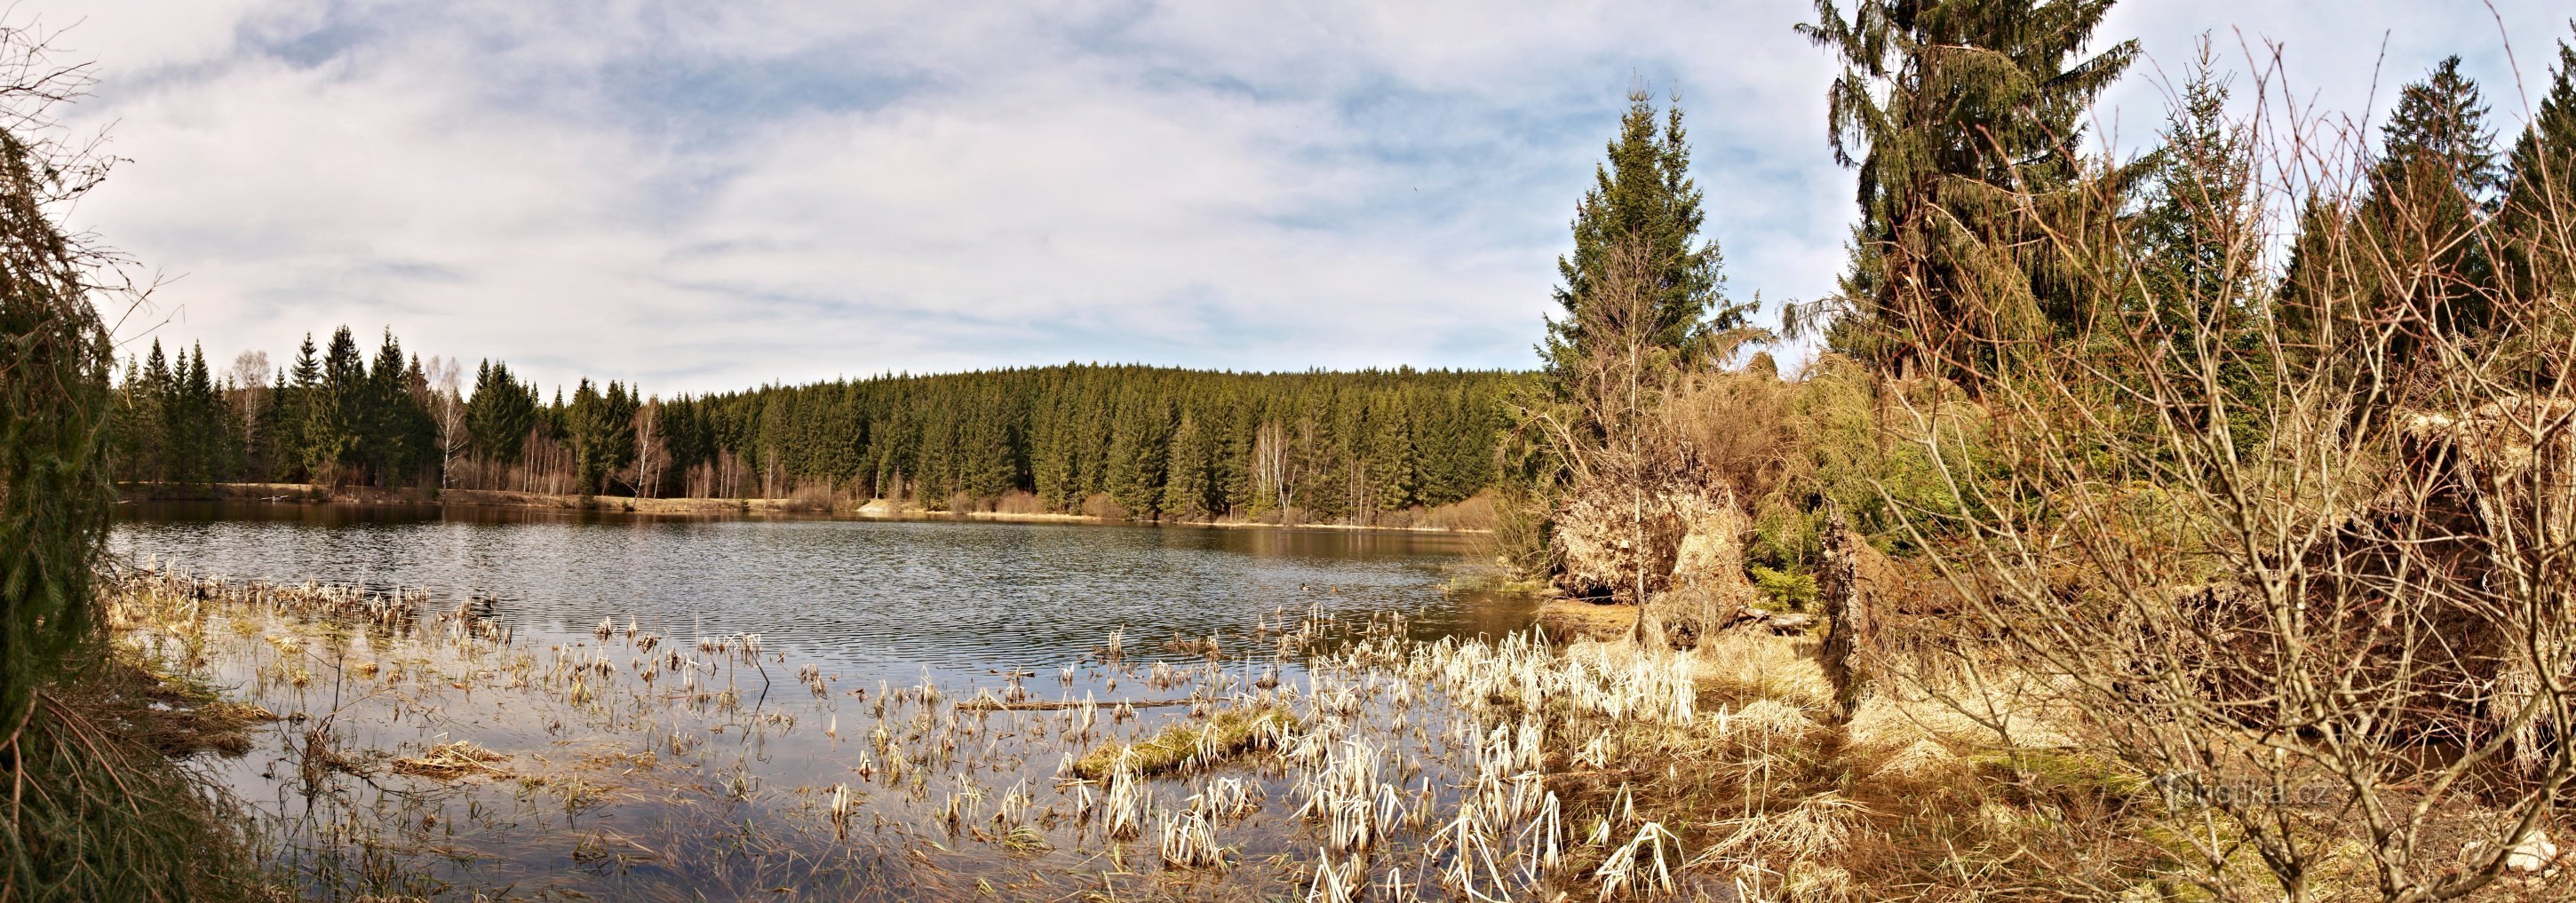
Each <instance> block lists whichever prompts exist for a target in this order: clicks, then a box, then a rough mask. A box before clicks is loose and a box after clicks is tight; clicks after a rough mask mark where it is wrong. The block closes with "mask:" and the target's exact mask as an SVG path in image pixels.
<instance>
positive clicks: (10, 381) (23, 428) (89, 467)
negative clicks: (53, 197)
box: [0, 132, 166, 736]
mask: <svg viewBox="0 0 2576 903" xmlns="http://www.w3.org/2000/svg"><path fill="white" fill-rule="evenodd" d="M34 157H35V152H34V150H33V149H31V148H30V147H29V146H28V145H27V144H25V143H24V142H22V141H20V140H19V139H18V138H17V137H16V136H14V135H10V134H7V133H5V132H0V736H9V735H12V734H15V733H16V732H17V731H18V729H19V728H20V727H21V726H22V725H24V724H25V723H26V720H27V717H28V712H29V710H30V709H31V708H32V707H33V706H34V705H35V699H36V693H37V690H38V687H39V686H40V685H41V684H42V683H43V682H45V681H47V680H49V679H51V678H53V677H54V676H55V675H56V674H57V673H58V672H59V671H60V669H62V668H63V667H64V666H65V664H66V662H67V661H68V660H69V657H70V656H71V655H72V653H73V651H74V650H75V649H77V648H79V647H81V646H82V645H84V644H87V643H91V642H93V641H95V639H96V629H97V624H96V618H97V616H96V613H95V610H94V608H93V606H92V604H91V593H90V567H91V565H92V564H93V563H94V562H95V560H96V558H97V556H98V554H99V549H100V546H101V544H102V543H103V542H104V541H105V539H106V538H107V525H108V511H109V506H110V505H112V504H113V503H114V500H115V499H114V495H113V487H112V485H111V484H110V483H109V481H108V471H107V466H106V464H107V442H108V436H109V430H110V423H109V421H110V417H111V414H110V409H111V407H112V401H111V394H110V390H109V387H108V368H109V366H110V365H111V364H113V363H114V358H113V356H112V355H111V353H110V351H109V345H108V335H107V328H106V327H105V326H104V325H102V324H101V323H100V321H99V318H98V313H97V311H96V310H95V309H94V308H92V307H91V305H90V300H89V297H88V294H87V292H86V290H85V289H84V285H85V283H84V282H83V280H82V275H83V273H82V266H81V260H80V257H79V251H78V250H77V248H76V247H75V246H74V245H73V244H72V243H71V242H70V241H68V240H66V239H65V238H64V237H63V234H62V232H61V231H60V230H58V229H57V228H56V227H55V225H54V222H53V220H52V219H51V218H49V217H48V216H47V215H46V211H45V208H44V205H43V202H42V200H41V199H42V198H43V197H45V196H46V192H47V190H48V188H50V187H53V186H51V185H49V184H48V182H47V180H49V179H52V178H55V177H56V174H55V173H54V172H53V171H52V170H49V169H46V168H43V167H41V166H40V165H39V164H38V161H37V160H35V159H34ZM154 357H155V359H156V360H157V359H158V358H159V351H158V349H157V348H156V349H155V351H154ZM165 378H166V370H165Z"/></svg>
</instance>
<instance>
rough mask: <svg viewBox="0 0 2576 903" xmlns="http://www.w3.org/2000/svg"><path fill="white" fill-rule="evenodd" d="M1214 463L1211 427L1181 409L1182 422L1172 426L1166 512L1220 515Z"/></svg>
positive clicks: (1200, 517)
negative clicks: (1201, 423)
mask: <svg viewBox="0 0 2576 903" xmlns="http://www.w3.org/2000/svg"><path fill="white" fill-rule="evenodd" d="M1214 464H1215V447H1214V445H1213V444H1212V443H1210V442H1209V441H1208V434H1207V430H1205V429H1202V428H1200V426H1199V418H1198V417H1197V416H1196V415H1194V414H1192V413H1191V412H1189V411H1183V412H1181V422H1180V423H1179V424H1178V425H1176V426H1174V427H1172V443H1171V453H1170V455H1169V457H1168V458H1167V459H1166V462H1165V471H1166V473H1167V475H1168V476H1167V481H1166V482H1165V483H1164V484H1163V504H1162V510H1163V511H1164V513H1166V514H1169V515H1171V516H1173V517H1176V518H1179V519H1182V520H1206V519H1208V518H1211V517H1214V516H1216V514H1217V512H1218V511H1219V510H1220V507H1219V506H1220V505H1221V504H1222V503H1221V502H1220V501H1219V500H1218V499H1217V498H1216V470H1215V466H1214Z"/></svg>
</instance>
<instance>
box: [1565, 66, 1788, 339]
mask: <svg viewBox="0 0 2576 903" xmlns="http://www.w3.org/2000/svg"><path fill="white" fill-rule="evenodd" d="M1659 118H1660V119H1661V121H1660V122H1658V119H1659ZM1608 155H1609V158H1608V160H1607V161H1605V162H1604V163H1602V164H1600V165H1599V166H1598V167H1596V168H1595V170H1594V175H1593V186H1592V188H1591V190H1589V191H1587V192H1585V193H1584V195H1583V198H1582V200H1580V201H1578V202H1577V203H1576V204H1575V208H1574V253H1572V254H1570V255H1567V256H1564V257H1559V258H1557V261H1556V268H1557V272H1558V274H1559V276H1560V277H1561V278H1562V279H1563V280H1564V282H1563V284H1561V285H1559V286H1557V289H1556V303H1557V305H1558V306H1559V307H1562V308H1563V309H1564V314H1563V315H1562V316H1559V317H1556V318H1554V319H1551V320H1550V321H1549V322H1548V329H1547V344H1546V346H1545V347H1544V348H1543V349H1542V353H1543V354H1544V355H1545V357H1546V359H1547V360H1548V362H1549V369H1550V371H1551V372H1562V371H1564V370H1566V369H1568V368H1570V367H1572V366H1574V363H1573V362H1574V359H1576V358H1578V357H1580V356H1582V355H1584V354H1585V353H1586V349H1587V347H1588V343H1587V341H1586V337H1585V336H1584V328H1585V323H1584V319H1585V318H1584V317H1583V315H1582V312H1583V309H1584V308H1585V306H1586V305H1588V304H1592V303H1595V299H1596V296H1597V295H1598V294H1600V293H1601V292H1602V291H1604V290H1605V288H1606V286H1607V283H1608V282H1609V281H1610V280H1611V279H1612V278H1614V277H1613V276H1612V275H1611V274H1610V272H1609V270H1610V268H1611V267H1613V266H1614V265H1615V264H1614V261H1613V256H1614V255H1613V248H1614V247H1616V246H1618V245H1619V244H1621V243H1623V242H1635V243H1636V244H1638V245H1639V246H1641V247H1642V248H1643V249H1644V253H1645V255H1646V256H1647V258H1648V259H1647V260H1646V261H1645V263H1644V267H1645V268H1646V270H1647V271H1648V272H1649V274H1650V276H1649V278H1650V279H1651V280H1652V281H1653V283H1654V284H1653V286H1652V288H1651V289H1650V291H1651V292H1652V294H1653V296H1654V298H1653V303H1652V305H1651V308H1652V320H1653V322H1651V323H1649V324H1644V325H1643V331H1644V332H1645V333H1647V334H1649V335H1651V336H1652V337H1653V341H1654V343H1655V344H1658V345H1661V346H1664V347H1667V348H1673V349H1678V350H1680V351H1681V352H1682V354H1683V356H1684V360H1683V361H1682V363H1683V364H1684V365H1688V364H1690V363H1694V362H1696V361H1697V359H1698V358H1700V357H1703V356H1705V354H1706V352H1707V351H1709V350H1711V348H1712V344H1711V341H1710V340H1711V339H1712V338H1713V337H1714V335H1715V334H1716V333H1718V332H1720V331H1723V330H1730V329H1735V328H1738V327H1741V326H1743V325H1744V315H1745V313H1746V312H1747V311H1749V310H1750V309H1751V306H1750V305H1730V304H1728V303H1726V299H1725V296H1724V294H1723V289H1724V287H1725V283H1726V279H1725V276H1724V274H1723V271H1722V268H1723V266H1724V258H1723V257H1722V256H1721V255H1720V254H1719V253H1718V247H1717V242H1716V241H1715V240H1713V239H1711V240H1702V239H1701V237H1700V229H1701V226H1702V225H1703V224H1704V222H1705V221H1706V219H1707V211H1705V210H1704V209H1703V206H1702V202H1703V195H1702V192H1701V191H1700V189H1699V186H1698V184H1697V183H1696V182H1694V181H1693V180H1692V179H1691V177H1690V144H1689V141H1688V140H1687V136H1686V134H1685V133H1684V131H1683V129H1682V110H1681V106H1680V105H1679V104H1674V105H1673V106H1672V107H1671V108H1670V109H1668V110H1666V111H1664V113H1663V115H1662V116H1661V117H1658V116H1657V114H1656V110H1655V105H1654V99H1653V98H1652V97H1651V96H1650V95H1648V94H1647V93H1646V92H1645V91H1644V90H1642V89H1641V90H1635V91H1631V92H1629V94H1628V112H1627V115H1626V116H1624V117H1622V118H1621V119H1620V121H1619V134H1618V136H1617V137H1616V138H1613V139H1611V141H1610V145H1609V151H1608Z"/></svg>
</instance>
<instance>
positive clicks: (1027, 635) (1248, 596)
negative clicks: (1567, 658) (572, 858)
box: [111, 502, 1531, 679]
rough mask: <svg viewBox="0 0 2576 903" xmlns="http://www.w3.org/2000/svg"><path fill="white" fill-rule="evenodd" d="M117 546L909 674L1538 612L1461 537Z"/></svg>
mask: <svg viewBox="0 0 2576 903" xmlns="http://www.w3.org/2000/svg"><path fill="white" fill-rule="evenodd" d="M111 547H112V549H113V550H114V551H116V552H118V553H120V554H122V555H124V556H127V557H130V558H132V559H134V560H137V561H142V560H157V561H162V562H169V563H173V564H175V565H176V566H178V567H180V568H183V569H185V570H187V571H190V572H193V573H199V574H220V575H226V576H231V577H237V578H250V579H260V580H268V581H282V582H302V581H305V580H319V581H324V582H332V583H357V584H366V585H373V586H405V587H424V588H428V589H430V590H431V591H432V592H433V594H435V595H437V596H440V597H446V598H463V597H466V596H472V597H476V598H485V599H491V600H493V601H494V602H495V603H496V604H497V607H498V608H499V611H500V613H501V614H502V615H503V616H504V617H505V618H506V619H508V620H510V621H511V622H512V623H514V624H516V625H519V626H520V627H521V628H522V629H533V630H536V631H538V632H539V633H561V634H573V633H578V632H586V631H588V630H589V629H590V627H591V626H593V625H596V624H597V623H598V622H599V620H600V619H601V618H616V619H618V620H619V622H620V623H621V624H623V623H624V621H625V620H626V619H628V618H634V619H637V620H638V622H639V623H640V624H641V625H642V626H644V627H646V628H648V629H652V630H655V631H657V632H660V633H663V634H665V635H670V636H675V637H681V638H691V637H695V636H714V635H724V634H732V633H758V634H761V635H763V637H764V639H765V640H766V641H767V642H768V644H769V645H770V646H771V648H777V649H782V650H788V651H791V652H793V653H794V654H795V655H796V657H798V658H803V659H808V660H813V661H818V662H821V663H824V664H827V665H831V666H833V667H835V668H836V669H838V670H840V671H842V672H844V673H848V674H852V675H854V676H857V675H867V676H872V677H892V678H902V679H911V678H917V677H918V676H919V675H920V671H921V670H922V669H923V668H929V669H931V670H933V671H936V672H942V673H948V674H961V673H976V672H983V671H986V670H989V669H992V668H1039V667H1056V666H1061V665H1064V664H1066V663H1069V662H1071V661H1073V660H1074V659H1076V658H1079V657H1081V656H1082V655H1083V654H1085V653H1087V652H1089V651H1090V650H1092V649H1093V648H1094V647H1095V646H1097V645H1098V644H1100V643H1101V642H1102V641H1103V639H1104V637H1105V636H1106V635H1107V633H1108V632H1109V631H1110V630H1112V629H1117V628H1121V627H1124V628H1125V629H1126V631H1127V637H1128V643H1129V645H1130V646H1131V648H1133V649H1134V650H1135V651H1137V652H1141V653H1143V654H1145V655H1148V656H1151V655H1154V654H1157V653H1160V652H1161V651H1162V650H1161V648H1160V645H1159V644H1161V643H1163V642H1165V641H1167V640H1168V639H1169V638H1170V637H1171V636H1172V635H1174V634H1176V633H1177V634H1180V635H1186V636H1188V637H1192V638H1196V637H1202V636H1206V635H1210V634H1219V635H1224V634H1232V633H1236V632H1239V631H1241V630H1243V629H1245V628H1248V627H1250V626H1251V625H1252V624H1253V623H1254V621H1255V619H1256V617H1258V616H1259V615H1260V614H1263V613H1269V612H1274V611H1278V610H1282V609H1285V610H1288V611H1292V612H1297V613H1301V614H1302V613H1306V612H1309V611H1312V610H1314V609H1317V608H1321V609H1323V610H1324V611H1326V612H1339V613H1343V614H1346V615H1356V614H1360V613H1364V612H1370V611H1403V612H1405V613H1406V614H1407V615H1408V617H1409V619H1410V623H1411V624H1412V625H1413V629H1414V630H1415V631H1416V632H1418V633H1420V634H1421V635H1424V636H1426V637H1430V636H1443V635H1457V636H1474V635H1480V634H1481V635H1491V636H1499V635H1502V634H1504V633H1506V632H1509V631H1513V630H1517V629H1520V628H1522V627H1524V626H1526V625H1527V624H1528V623H1529V620H1530V616H1531V612H1530V610H1529V606H1528V605H1527V604H1526V603H1524V602H1516V601H1513V600H1510V599H1498V598H1493V597H1488V596H1484V595H1480V594H1474V593H1460V592H1451V591H1449V590H1448V589H1447V587H1448V585H1449V584H1450V583H1451V582H1452V581H1454V580H1455V579H1457V578H1458V577H1460V576H1461V575H1463V574H1466V573H1468V572H1470V571H1472V570H1473V569H1474V568H1475V567H1476V566H1477V561H1476V556H1475V541H1474V539H1473V538H1472V537H1467V536H1460V535H1454V534H1428V533H1398V532H1367V531H1351V530H1321V529H1273V528H1238V529H1227V528H1205V527H1164V526H1126V525H1100V524H1051V523H1003V522H992V521H957V520H852V519H831V518H824V517H810V516H759V517H723V518H708V517H686V518H677V517H651V516H641V515H632V514H621V513H613V512H576V511H557V510H544V509H518V508H491V507H470V506H452V507H444V508H442V507H437V506H425V505H412V506H400V505H387V506H360V505H287V504H267V503H241V502H157V503H138V504H135V505H131V506H127V508H126V515H125V517H124V519H123V520H122V521H121V522H120V523H119V524H118V525H117V529H116V531H115V534H114V537H113V539H112V541H111Z"/></svg>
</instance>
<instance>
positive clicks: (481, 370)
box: [465, 360, 538, 461]
mask: <svg viewBox="0 0 2576 903" xmlns="http://www.w3.org/2000/svg"><path fill="white" fill-rule="evenodd" d="M537 404H538V402H537V387H535V386H531V385H521V384H520V383H519V381H518V378H517V377H515V376H512V375H511V374H510V365H508V364H501V363H494V362H492V361H488V360H487V361H484V362H483V363H482V364H481V365H480V366H477V367H476V368H474V395H473V396H472V398H471V399H470V400H468V401H467V402H466V406H465V431H466V434H467V435H468V436H471V437H472V438H471V439H470V440H469V444H470V447H471V449H472V451H473V453H474V454H475V455H477V456H480V457H483V458H487V459H491V460H495V461H515V460H518V458H519V449H520V447H521V446H523V445H525V444H526V443H527V441H528V432H529V431H530V430H533V429H536V427H537Z"/></svg>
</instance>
